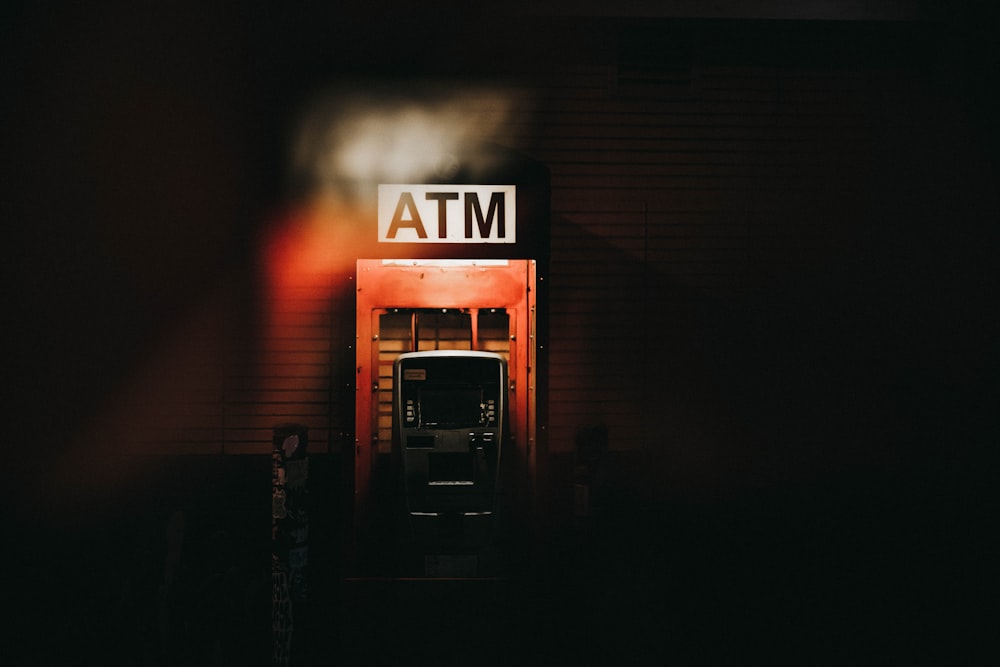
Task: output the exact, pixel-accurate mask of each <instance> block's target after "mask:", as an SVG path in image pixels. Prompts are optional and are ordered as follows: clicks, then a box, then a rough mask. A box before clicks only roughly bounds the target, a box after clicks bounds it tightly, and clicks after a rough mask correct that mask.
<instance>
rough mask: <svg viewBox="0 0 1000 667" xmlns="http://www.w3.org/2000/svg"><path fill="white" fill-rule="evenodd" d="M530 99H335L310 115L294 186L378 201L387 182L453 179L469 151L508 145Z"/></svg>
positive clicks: (486, 93)
mask: <svg viewBox="0 0 1000 667" xmlns="http://www.w3.org/2000/svg"><path fill="white" fill-rule="evenodd" d="M524 107H525V104H524V100H523V99H522V98H520V97H518V96H515V95H513V94H512V93H510V92H507V91H502V90H498V89H484V88H480V89H455V88H447V87H443V86H440V85H432V84H426V85H418V84H413V85H411V86H408V87H407V90H406V91H402V90H394V91H368V92H365V93H358V92H356V91H355V92H348V93H343V92H333V93H331V94H330V95H329V96H327V97H323V98H318V99H317V100H315V101H313V102H312V103H311V104H310V105H309V106H308V107H307V109H306V111H305V112H304V113H303V114H302V116H301V119H300V121H299V124H298V126H297V129H296V131H295V133H294V139H293V141H292V145H291V150H290V168H291V172H292V174H293V177H294V179H295V180H296V181H297V182H298V183H300V185H301V184H304V185H305V186H306V188H307V189H309V190H312V191H313V192H314V193H315V192H317V191H325V192H327V193H329V192H331V191H334V192H337V193H338V194H339V195H341V196H348V197H351V198H356V199H359V200H368V199H372V198H374V188H376V187H377V186H378V184H379V183H428V182H436V181H439V180H442V179H448V178H450V177H452V176H453V175H454V174H455V173H456V171H457V170H458V169H459V166H460V164H459V161H460V159H461V160H464V161H467V160H468V156H462V157H461V158H460V157H459V156H460V153H461V151H462V149H463V148H464V147H465V146H467V145H469V144H473V143H478V142H498V141H500V140H501V139H502V138H503V139H508V141H507V142H505V143H509V136H510V134H511V123H513V122H516V121H517V117H518V114H519V113H522V112H523V111H524Z"/></svg>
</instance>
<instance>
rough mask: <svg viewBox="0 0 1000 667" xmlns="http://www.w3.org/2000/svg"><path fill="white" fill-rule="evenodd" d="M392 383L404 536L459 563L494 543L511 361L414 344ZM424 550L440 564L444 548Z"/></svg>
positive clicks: (488, 354) (402, 357) (429, 563)
mask: <svg viewBox="0 0 1000 667" xmlns="http://www.w3.org/2000/svg"><path fill="white" fill-rule="evenodd" d="M393 386H394V400H393V418H394V440H396V441H397V442H398V443H399V445H398V446H399V451H400V454H401V457H400V458H401V463H402V483H403V494H402V497H403V506H404V507H403V510H404V512H405V516H406V522H405V529H406V530H407V532H408V535H407V536H406V538H407V542H409V543H410V544H411V545H412V546H413V547H414V548H415V549H416V550H417V551H418V552H428V551H433V552H442V551H443V552H445V554H444V558H446V559H450V560H451V562H452V563H453V567H457V566H458V565H459V563H461V562H462V561H461V559H462V557H463V556H464V557H466V558H473V557H477V556H478V555H480V553H481V552H482V551H483V550H484V549H488V548H489V547H490V543H491V540H492V537H493V531H494V528H495V526H496V524H495V522H494V521H495V518H496V514H497V512H498V511H499V510H500V508H501V503H500V502H499V492H500V490H501V488H502V487H501V483H502V480H501V479H500V470H501V466H500V463H501V460H502V454H503V442H504V438H505V436H506V429H507V399H506V394H507V387H508V385H507V362H506V360H505V359H504V358H503V357H502V356H501V355H499V354H495V353H491V352H482V351H470V350H433V351H426V352H410V353H406V354H402V355H400V356H399V357H398V358H397V359H396V361H395V364H394V369H393ZM423 555H424V556H425V558H427V559H433V558H437V559H439V561H438V562H437V563H436V564H435V562H434V561H433V560H428V561H426V562H427V569H430V570H434V569H435V567H436V569H437V570H440V569H441V562H440V558H441V557H442V554H441V553H433V554H430V553H424V554H423ZM469 565H471V563H469Z"/></svg>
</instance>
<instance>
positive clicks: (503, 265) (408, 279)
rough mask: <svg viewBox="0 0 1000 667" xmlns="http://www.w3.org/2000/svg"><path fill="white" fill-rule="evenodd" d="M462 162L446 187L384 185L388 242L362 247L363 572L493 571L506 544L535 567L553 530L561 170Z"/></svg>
mask: <svg viewBox="0 0 1000 667" xmlns="http://www.w3.org/2000/svg"><path fill="white" fill-rule="evenodd" d="M459 163H460V164H462V165H463V168H462V169H460V170H459V172H457V174H456V175H455V177H454V179H452V180H450V181H448V182H430V183H394V184H393V183H389V184H384V183H381V184H379V186H378V202H377V204H378V205H377V210H376V211H375V215H373V216H372V217H371V218H369V221H370V222H373V223H376V224H373V225H372V227H371V229H370V232H369V233H370V237H369V238H370V239H371V240H374V241H375V243H373V244H371V245H369V246H367V247H363V248H358V252H359V253H362V252H364V253H365V254H367V257H365V256H364V255H360V256H359V257H358V259H357V265H356V273H355V275H354V281H355V282H354V293H355V294H354V297H355V298H354V302H355V308H356V313H355V314H356V317H355V324H356V329H355V338H354V341H353V342H354V343H355V345H354V346H353V349H354V352H355V355H354V357H355V358H354V364H353V367H352V368H351V371H352V373H351V375H352V376H353V377H352V379H351V380H350V381H349V383H345V384H347V386H351V387H353V388H354V390H355V400H354V407H355V419H354V450H355V451H354V461H353V462H354V466H353V467H354V489H353V491H354V498H353V530H352V535H351V537H350V539H351V540H352V542H351V544H352V546H351V548H350V551H351V558H352V561H351V564H350V565H349V567H350V568H351V570H352V571H353V572H355V573H358V574H361V575H365V574H370V575H374V576H384V575H385V574H389V575H390V576H391V575H394V574H404V575H408V574H411V573H413V571H414V563H418V566H417V567H418V569H419V568H422V570H423V576H464V575H466V574H470V573H471V574H472V575H473V576H485V575H486V573H487V571H488V570H489V568H486V567H483V566H484V565H485V562H486V561H487V560H489V559H490V557H491V556H490V554H491V549H492V546H494V545H496V544H497V543H498V541H499V542H503V540H504V539H506V542H504V544H505V547H506V548H507V549H508V551H507V553H510V552H511V551H514V552H516V555H515V556H514V557H513V558H512V559H508V560H513V559H517V560H519V561H523V558H524V556H522V555H521V552H522V551H523V550H524V549H525V548H527V546H528V544H529V541H530V537H529V533H531V531H535V530H537V529H538V527H539V526H540V525H541V519H540V517H541V516H542V512H540V511H539V508H540V506H541V502H540V496H539V491H538V489H539V485H538V484H537V482H536V480H538V479H539V477H540V467H541V466H543V465H544V463H545V456H546V448H545V435H546V432H545V421H544V420H545V401H544V397H545V395H546V384H545V383H546V379H545V375H546V374H545V369H546V367H547V361H546V355H547V345H546V342H547V340H546V339H547V333H546V332H547V327H546V316H545V298H544V295H545V293H546V289H545V288H546V283H545V282H544V281H545V278H546V275H545V273H546V270H547V257H548V198H549V184H548V172H547V170H546V169H545V168H544V166H543V165H541V164H539V163H537V162H535V161H533V160H530V159H527V158H525V157H524V156H520V155H517V154H513V153H511V152H510V151H506V150H497V149H489V148H485V147H477V148H476V150H475V151H473V152H472V153H470V154H468V155H464V157H461V159H459ZM369 242H370V241H369ZM505 508H511V509H510V511H504V510H505ZM390 527H391V529H390ZM389 532H391V533H392V534H391V535H390V534H388V533H389ZM512 532H514V533H516V535H515V536H514V537H512V538H511V537H509V536H510V535H511V533H512ZM497 538H499V540H498V539H497ZM397 540H398V541H401V542H402V543H403V544H402V545H399V544H396V542H397ZM394 544H395V545H394ZM500 551H503V548H501V549H500ZM387 553H396V554H404V555H403V558H402V560H403V561H404V562H405V563H407V565H402V566H401V565H400V564H399V563H398V562H394V561H395V556H386V554H387ZM497 553H498V552H497ZM414 557H415V558H416V560H414ZM435 559H436V560H435ZM463 559H466V560H463ZM504 559H505V556H499V561H503V560H504ZM472 560H478V565H476V566H474V567H473V566H470V565H469V561H472Z"/></svg>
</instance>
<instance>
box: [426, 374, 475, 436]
mask: <svg viewBox="0 0 1000 667" xmlns="http://www.w3.org/2000/svg"><path fill="white" fill-rule="evenodd" d="M484 408H485V403H483V389H482V387H479V386H436V385H429V386H426V387H423V388H421V389H420V390H419V391H418V393H417V413H418V416H419V424H420V427H421V428H458V427H462V426H482V425H483V420H484V418H485V410H484Z"/></svg>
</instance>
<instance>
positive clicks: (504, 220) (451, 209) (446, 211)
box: [378, 185, 517, 244]
mask: <svg viewBox="0 0 1000 667" xmlns="http://www.w3.org/2000/svg"><path fill="white" fill-rule="evenodd" d="M515 194H516V187H515V186H513V185H379V186H378V241H379V243H466V244H474V243H516V241H517V223H516V215H515V214H516V208H515V204H516V196H515Z"/></svg>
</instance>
